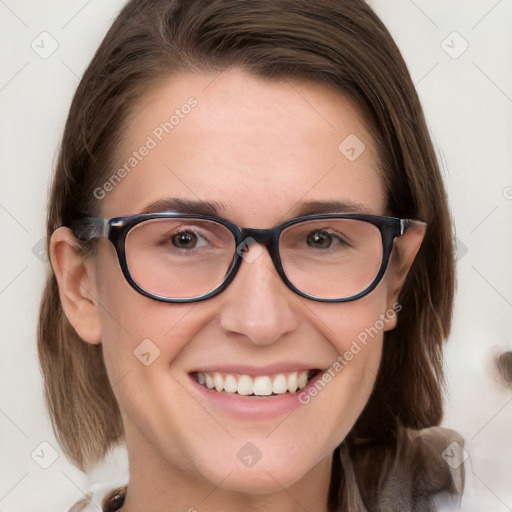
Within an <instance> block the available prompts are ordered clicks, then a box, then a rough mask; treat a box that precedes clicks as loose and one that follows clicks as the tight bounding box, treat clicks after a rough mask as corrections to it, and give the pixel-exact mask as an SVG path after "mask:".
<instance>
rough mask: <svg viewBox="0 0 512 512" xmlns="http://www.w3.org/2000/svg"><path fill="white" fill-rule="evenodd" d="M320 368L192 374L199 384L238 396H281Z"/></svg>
mask: <svg viewBox="0 0 512 512" xmlns="http://www.w3.org/2000/svg"><path fill="white" fill-rule="evenodd" d="M318 373H320V370H318V369H314V370H302V371H294V372H283V373H276V374H271V375H258V376H251V375H246V374H237V373H222V372H193V373H192V376H193V378H194V379H195V380H196V382H198V383H199V384H200V385H201V386H203V387H205V388H207V389H210V390H212V391H216V392H218V393H227V394H230V395H239V396H266V397H268V396H281V395H286V394H292V393H296V392H297V391H300V390H301V389H303V388H305V387H306V386H307V385H308V382H309V381H310V380H311V379H313V378H314V377H315V376H316V375H318Z"/></svg>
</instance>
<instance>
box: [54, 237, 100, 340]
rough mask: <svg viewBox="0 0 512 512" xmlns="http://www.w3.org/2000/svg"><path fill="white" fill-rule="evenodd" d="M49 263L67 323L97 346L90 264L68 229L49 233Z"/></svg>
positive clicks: (96, 310) (92, 270) (91, 264)
mask: <svg viewBox="0 0 512 512" xmlns="http://www.w3.org/2000/svg"><path fill="white" fill-rule="evenodd" d="M50 261H51V265H52V268H53V271H54V273H55V277H56V278H57V283H58V285H59V296H60V301H61V304H62V308H63V310H64V313H65V315H66V317H67V318H68V320H69V322H70V323H71V325H72V326H73V327H74V329H75V331H76V332H77V333H78V335H79V336H80V337H81V338H82V339H83V340H84V341H86V342H87V343H91V344H94V345H97V344H99V343H101V325H100V318H99V314H98V301H97V299H96V297H97V293H96V288H95V286H94V283H95V282H96V281H95V280H94V266H93V261H92V260H91V259H90V258H86V257H84V256H83V254H81V252H80V250H79V249H78V242H77V240H76V238H75V236H74V235H73V232H72V231H71V230H70V229H69V228H66V227H61V228H58V229H57V230H55V231H54V233H53V234H52V236H51V238H50Z"/></svg>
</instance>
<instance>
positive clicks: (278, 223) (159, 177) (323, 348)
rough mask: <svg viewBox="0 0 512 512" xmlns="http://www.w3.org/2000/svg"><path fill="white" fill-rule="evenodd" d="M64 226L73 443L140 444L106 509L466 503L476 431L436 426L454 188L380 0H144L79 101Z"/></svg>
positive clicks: (53, 253) (104, 51)
mask: <svg viewBox="0 0 512 512" xmlns="http://www.w3.org/2000/svg"><path fill="white" fill-rule="evenodd" d="M47 227H48V240H49V254H50V257H51V262H52V268H53V272H54V273H53V274H52V275H51V276H50V278H49V281H48V284H47V288H46V292H45V296H44V300H43V303H42V307H41V314H40V329H39V354H40V359H41V364H42V368H43V372H44V375H45V386H46V388H45V389H46V397H47V402H48V405H49V409H50V412H51V416H52V421H53V424H54V427H55V430H56V433H57V436H58V438H59V441H60V443H61V444H62V447H63V449H64V451H65V452H66V453H67V455H68V456H69V458H70V459H71V460H72V461H73V462H74V463H75V464H76V465H77V466H78V467H79V468H81V469H86V468H87V467H89V466H90V465H91V464H93V463H94V462H96V461H98V460H100V459H101V458H102V457H103V456H104V455H105V454H106V453H107V452H108V450H109V449H110V448H111V447H112V446H114V445H115V444H116V443H119V442H122V441H124V442H126V446H127V450H128V456H129V463H130V479H129V482H128V485H127V487H123V488H121V489H114V490H112V492H109V493H107V495H106V496H105V497H104V499H103V504H102V507H103V509H104V510H123V512H132V511H135V510H139V511H140V510H144V511H155V512H156V511H163V510H165V511H173V510H222V511H229V510H241V509H244V510H279V511H286V510H308V511H323V512H325V511H326V510H329V511H348V510H350V511H354V510H357V511H359V510H368V511H381V510H382V511H384V510H400V511H406V510H415V511H428V510H436V507H439V506H440V505H442V504H447V503H456V502H457V501H458V499H459V495H460V491H461V483H462V473H461V469H460V467H459V468H452V467H451V465H449V464H447V463H446V462H445V460H444V459H443V457H442V453H443V451H444V450H445V449H446V448H447V447H448V446H449V445H450V443H453V442H458V443H462V440H461V439H460V437H459V436H458V435H457V434H456V433H454V432H452V431H447V430H443V429H440V428H438V427H435V426H436V425H438V424H439V422H440V421H441V418H442V388H441V383H442V343H443V340H444V339H445V338H446V336H447V335H448V332H449V328H450V321H451V310H452V300H453V289H454V269H453V249H452V243H451V240H452V238H451V227H450V217H449V212H448V208H447V201H446V197H445V192H444V188H443V184H442V180H441V177H440V173H439V169H438V165H437V162H436V158H435V154H434V151H433V149H432V144H431V141H430V138H429V135H428V131H427V129H426V126H425V121H424V118H423V114H422V110H421V106H420V104H419V101H418V98H417V95H416V92H415V90H414V87H413V85H412V83H411V79H410V76H409V74H408V72H407V69H406V66H405V64H404V62H403V60H402V58H401V56H400V53H399V51H398V49H397V48H396V46H395V44H394V43H393V41H392V39H391V37H390V35H389V33H388V32H387V31H386V29H385V28H384V26H383V25H382V23H381V22H380V21H379V19H378V18H377V17H376V15H375V14H374V13H373V12H372V11H371V9H370V8H369V7H368V6H367V5H366V4H365V3H364V2H362V1H360V0H350V1H344V2H338V1H334V0H331V1H321V2H316V3H315V4H314V5H313V4H310V3H309V2H306V1H303V0H293V1H292V0H279V1H275V0H272V1H270V0H268V1H263V2H258V3H254V2H242V1H241V2H233V1H228V0H220V1H219V0H214V1H211V2H205V1H204V0H203V1H199V0H194V1H192V0H189V1H187V2H179V1H154V0H152V1H149V0H136V1H132V2H130V3H129V4H128V5H127V6H126V8H125V9H124V10H123V11H122V12H121V14H120V15H119V16H118V18H117V19H116V21H115V22H114V24H113V26H112V28H111V30H110V31H109V33H108V34H107V36H106V37H105V39H104V41H103V43H102V44H101V46H100V48H99V50H98V52H97V53H96V55H95V57H94V58H93V61H92V63H91V65H90V66H89V68H88V70H87V71H86V73H85V75H84V77H83V79H82V81H81V83H80V85H79V87H78V90H77V93H76V95H75V98H74V101H73V104H72V106H71V110H70V113H69V117H68V122H67V125H66V130H65V133H64V137H63V143H62V147H61V152H60V156H59V160H58V163H57V167H56V173H55V178H54V182H53V188H52V193H51V197H50V203H49V216H48V224H47ZM102 498H103V496H102ZM88 501H89V500H84V501H82V502H81V503H79V504H77V505H76V506H75V507H74V508H73V510H87V507H89V508H90V509H91V510H92V509H97V508H98V507H97V506H96V507H94V505H93V504H92V503H89V502H88Z"/></svg>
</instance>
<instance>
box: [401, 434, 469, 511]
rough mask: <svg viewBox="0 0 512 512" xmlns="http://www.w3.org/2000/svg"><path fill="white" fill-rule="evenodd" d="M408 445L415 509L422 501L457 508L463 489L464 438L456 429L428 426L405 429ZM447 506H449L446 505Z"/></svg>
mask: <svg viewBox="0 0 512 512" xmlns="http://www.w3.org/2000/svg"><path fill="white" fill-rule="evenodd" d="M408 436H409V439H410V441H411V445H412V460H411V465H412V470H413V475H414V476H413V486H412V492H413V499H414V501H415V502H416V504H417V506H416V509H417V510H422V508H421V507H422V505H421V504H422V503H423V502H424V501H425V500H427V499H428V500H430V501H433V503H434V504H435V509H434V510H457V509H458V506H459V505H460V502H461V497H462V492H463V489H464V480H465V471H464V462H465V459H466V455H467V453H466V451H465V450H464V439H463V437H462V436H461V435H460V434H459V433H458V432H456V431H454V430H451V429H447V428H442V427H431V428H426V429H422V430H417V431H408ZM448 507H450V508H448Z"/></svg>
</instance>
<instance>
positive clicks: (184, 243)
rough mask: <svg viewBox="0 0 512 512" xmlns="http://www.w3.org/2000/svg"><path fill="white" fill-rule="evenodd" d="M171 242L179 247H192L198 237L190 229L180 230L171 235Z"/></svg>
mask: <svg viewBox="0 0 512 512" xmlns="http://www.w3.org/2000/svg"><path fill="white" fill-rule="evenodd" d="M171 241H172V244H173V245H174V246H175V247H178V248H179V249H193V248H194V247H195V246H196V244H197V241H198V237H197V235H196V234H195V233H193V232H192V231H181V232H180V233H177V234H176V235H173V236H172V237H171Z"/></svg>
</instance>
